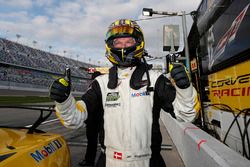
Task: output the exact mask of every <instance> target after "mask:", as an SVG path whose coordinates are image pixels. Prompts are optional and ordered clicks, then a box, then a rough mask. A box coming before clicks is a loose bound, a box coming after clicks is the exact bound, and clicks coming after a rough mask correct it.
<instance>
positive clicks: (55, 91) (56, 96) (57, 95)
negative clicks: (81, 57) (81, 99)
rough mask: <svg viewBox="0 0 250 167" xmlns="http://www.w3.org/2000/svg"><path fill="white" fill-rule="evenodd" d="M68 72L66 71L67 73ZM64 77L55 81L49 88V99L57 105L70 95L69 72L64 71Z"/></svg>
mask: <svg viewBox="0 0 250 167" xmlns="http://www.w3.org/2000/svg"><path fill="white" fill-rule="evenodd" d="M67 70H68V71H67ZM65 75H66V76H65V77H64V78H59V79H57V80H55V81H54V82H53V83H52V84H51V86H50V94H49V96H50V99H51V100H54V101H56V102H58V103H62V102H64V101H65V100H66V99H67V98H68V97H69V95H70V90H71V82H70V70H69V69H66V70H65Z"/></svg>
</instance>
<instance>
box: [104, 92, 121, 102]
mask: <svg viewBox="0 0 250 167" xmlns="http://www.w3.org/2000/svg"><path fill="white" fill-rule="evenodd" d="M119 98H120V95H119V92H110V93H108V94H107V97H106V101H117V100H118V99H119Z"/></svg>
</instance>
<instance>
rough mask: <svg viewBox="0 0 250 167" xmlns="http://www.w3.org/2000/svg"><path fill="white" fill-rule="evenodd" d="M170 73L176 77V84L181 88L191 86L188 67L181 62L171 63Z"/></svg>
mask: <svg viewBox="0 0 250 167" xmlns="http://www.w3.org/2000/svg"><path fill="white" fill-rule="evenodd" d="M170 75H171V77H172V78H173V79H174V81H175V84H176V85H177V86H178V88H180V89H186V88H188V87H189V86H190V79H189V76H188V73H187V70H186V68H185V67H184V65H183V64H181V63H173V64H171V65H170Z"/></svg>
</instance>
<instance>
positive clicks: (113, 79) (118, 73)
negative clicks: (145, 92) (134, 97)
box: [108, 63, 152, 90]
mask: <svg viewBox="0 0 250 167" xmlns="http://www.w3.org/2000/svg"><path fill="white" fill-rule="evenodd" d="M151 68H152V65H148V64H145V63H141V64H140V65H138V66H136V67H126V68H118V67H117V66H113V67H111V68H110V69H109V81H108V88H109V89H115V88H116V87H117V86H118V78H119V79H122V78H124V77H127V76H128V75H131V73H132V76H131V79H130V87H131V88H132V89H134V90H138V89H140V88H141V87H143V86H145V85H147V83H148V82H147V80H142V77H143V75H144V74H145V72H146V71H147V70H150V69H151Z"/></svg>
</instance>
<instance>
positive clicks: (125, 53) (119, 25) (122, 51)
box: [105, 19, 145, 66]
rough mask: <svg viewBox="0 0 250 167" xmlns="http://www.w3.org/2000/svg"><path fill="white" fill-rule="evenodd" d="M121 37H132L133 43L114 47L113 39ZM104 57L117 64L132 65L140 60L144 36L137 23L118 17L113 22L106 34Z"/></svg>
mask: <svg viewBox="0 0 250 167" xmlns="http://www.w3.org/2000/svg"><path fill="white" fill-rule="evenodd" d="M122 37H132V38H133V39H134V40H135V44H134V45H132V46H129V47H127V48H115V47H114V40H115V39H117V38H122ZM105 42H106V57H107V58H108V60H109V61H110V62H111V63H112V64H114V65H118V66H133V65H136V63H137V62H140V61H141V58H142V56H143V52H144V45H145V44H144V37H143V32H142V30H141V28H140V27H139V25H138V24H137V23H136V22H135V21H132V20H128V19H120V20H117V21H115V22H113V23H112V24H111V25H110V26H109V28H108V31H107V34H106V39H105Z"/></svg>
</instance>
